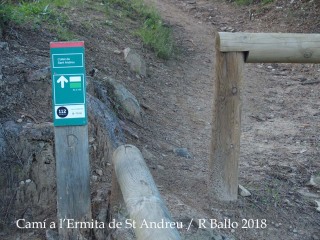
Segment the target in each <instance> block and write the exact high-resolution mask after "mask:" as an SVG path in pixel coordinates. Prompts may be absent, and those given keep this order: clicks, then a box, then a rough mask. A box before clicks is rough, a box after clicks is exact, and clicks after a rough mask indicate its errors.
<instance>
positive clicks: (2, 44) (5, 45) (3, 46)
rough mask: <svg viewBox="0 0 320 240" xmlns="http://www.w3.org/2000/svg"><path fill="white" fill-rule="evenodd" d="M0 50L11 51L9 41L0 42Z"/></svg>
mask: <svg viewBox="0 0 320 240" xmlns="http://www.w3.org/2000/svg"><path fill="white" fill-rule="evenodd" d="M0 50H5V51H9V44H8V43H7V42H0Z"/></svg>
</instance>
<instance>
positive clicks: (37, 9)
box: [0, 0, 71, 40]
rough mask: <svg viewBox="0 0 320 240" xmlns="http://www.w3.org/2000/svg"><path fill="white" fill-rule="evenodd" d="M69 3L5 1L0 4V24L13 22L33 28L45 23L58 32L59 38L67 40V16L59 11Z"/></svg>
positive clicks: (58, 0) (69, 34) (61, 0)
mask: <svg viewBox="0 0 320 240" xmlns="http://www.w3.org/2000/svg"><path fill="white" fill-rule="evenodd" d="M69 4H70V1H68V0H51V1H50V0H33V1H30V0H29V1H6V2H3V3H2V4H1V5H0V24H1V23H2V24H4V23H5V22H13V23H15V24H19V25H25V24H28V25H31V26H33V27H35V28H37V27H40V26H42V25H43V24H45V25H46V26H47V27H48V28H49V29H50V30H52V31H53V32H56V33H57V34H58V36H59V38H60V40H69V39H70V37H71V33H68V26H67V25H68V24H67V19H68V18H67V16H66V15H65V14H64V13H62V11H61V9H63V8H64V7H67V6H68V5H69Z"/></svg>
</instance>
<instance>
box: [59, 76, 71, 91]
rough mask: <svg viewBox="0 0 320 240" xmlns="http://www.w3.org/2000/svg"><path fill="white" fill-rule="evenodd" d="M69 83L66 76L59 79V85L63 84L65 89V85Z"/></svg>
mask: <svg viewBox="0 0 320 240" xmlns="http://www.w3.org/2000/svg"><path fill="white" fill-rule="evenodd" d="M67 82H69V81H68V79H66V78H65V77H64V76H61V77H59V79H58V81H57V83H61V88H64V83H67Z"/></svg>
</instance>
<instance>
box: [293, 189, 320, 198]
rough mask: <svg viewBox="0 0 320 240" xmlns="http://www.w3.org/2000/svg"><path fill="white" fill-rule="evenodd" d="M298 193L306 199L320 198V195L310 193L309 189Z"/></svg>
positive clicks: (300, 190)
mask: <svg viewBox="0 0 320 240" xmlns="http://www.w3.org/2000/svg"><path fill="white" fill-rule="evenodd" d="M298 193H299V194H301V195H302V196H303V197H306V198H316V199H317V198H320V194H317V193H313V192H310V191H309V189H307V188H301V189H299V190H298Z"/></svg>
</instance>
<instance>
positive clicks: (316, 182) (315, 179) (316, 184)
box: [307, 176, 320, 188]
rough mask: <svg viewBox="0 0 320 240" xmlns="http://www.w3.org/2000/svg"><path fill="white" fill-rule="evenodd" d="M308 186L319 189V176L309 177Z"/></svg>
mask: <svg viewBox="0 0 320 240" xmlns="http://www.w3.org/2000/svg"><path fill="white" fill-rule="evenodd" d="M307 185H308V186H311V187H315V188H320V176H311V178H310V181H309V182H308V183H307Z"/></svg>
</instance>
